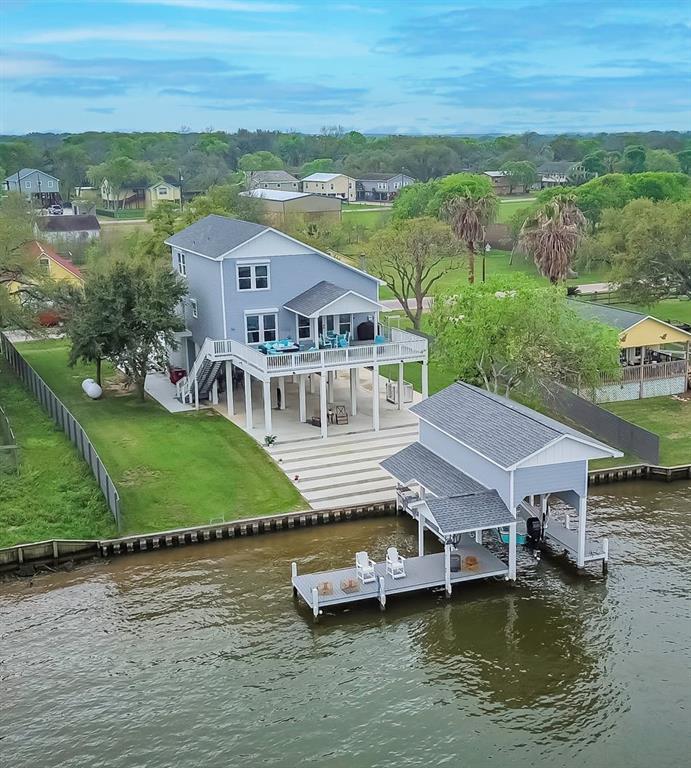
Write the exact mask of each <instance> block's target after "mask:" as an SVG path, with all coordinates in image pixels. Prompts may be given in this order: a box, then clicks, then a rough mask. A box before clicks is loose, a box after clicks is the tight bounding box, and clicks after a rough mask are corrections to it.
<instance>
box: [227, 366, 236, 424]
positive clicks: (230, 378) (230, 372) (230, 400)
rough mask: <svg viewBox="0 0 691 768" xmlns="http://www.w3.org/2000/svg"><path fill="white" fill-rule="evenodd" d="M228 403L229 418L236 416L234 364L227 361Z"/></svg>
mask: <svg viewBox="0 0 691 768" xmlns="http://www.w3.org/2000/svg"><path fill="white" fill-rule="evenodd" d="M226 401H227V404H228V416H235V399H234V398H233V363H232V361H231V360H226Z"/></svg>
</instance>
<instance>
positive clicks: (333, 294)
mask: <svg viewBox="0 0 691 768" xmlns="http://www.w3.org/2000/svg"><path fill="white" fill-rule="evenodd" d="M347 293H350V290H349V289H348V288H341V286H340V285H334V284H333V283H329V282H327V281H326V280H322V281H321V282H320V283H317V284H316V285H313V286H312V287H311V288H308V289H307V290H306V291H304V292H303V293H301V294H299V295H298V296H295V298H293V299H290V301H287V302H286V303H285V304H284V305H283V306H284V307H285V308H286V309H290V310H291V311H293V312H297V313H298V314H299V315H303V316H304V317H309V316H310V315H311V314H313V313H314V312H318V311H319V310H320V309H323V308H324V307H326V306H328V305H329V304H331V303H332V302H334V301H336V299H340V298H341V296H345V295H346V294H347Z"/></svg>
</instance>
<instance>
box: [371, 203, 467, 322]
mask: <svg viewBox="0 0 691 768" xmlns="http://www.w3.org/2000/svg"><path fill="white" fill-rule="evenodd" d="M367 254H368V262H367V264H368V267H369V269H370V271H372V272H373V273H374V274H375V275H377V276H378V277H380V278H381V279H382V280H385V281H386V283H387V284H388V286H389V288H391V290H392V291H393V294H394V296H395V297H396V298H397V299H398V301H399V303H400V305H401V307H402V308H403V311H404V312H405V313H406V315H407V316H408V318H409V319H410V321H411V322H412V324H413V327H414V328H416V329H419V328H420V320H421V318H422V312H423V308H424V299H425V297H426V296H428V295H429V293H430V291H431V289H432V287H433V286H434V285H435V283H437V281H438V280H439V279H440V278H441V277H442V276H443V275H445V274H446V273H447V272H449V271H450V270H452V269H456V268H457V267H458V266H459V264H460V249H459V247H458V244H457V242H456V241H455V239H454V237H453V233H452V232H451V230H450V228H449V227H448V225H446V224H444V223H443V222H440V221H437V220H436V219H433V218H429V217H424V218H418V219H407V220H405V221H400V222H395V223H394V224H392V225H391V226H389V227H387V228H386V229H384V230H382V231H380V232H378V233H377V234H375V235H374V237H373V238H372V239H371V240H370V243H369V247H368V249H367ZM410 297H412V298H413V299H414V301H415V308H414V309H411V307H410V306H409V305H408V299H409V298H410Z"/></svg>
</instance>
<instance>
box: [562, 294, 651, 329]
mask: <svg viewBox="0 0 691 768" xmlns="http://www.w3.org/2000/svg"><path fill="white" fill-rule="evenodd" d="M569 306H571V307H573V309H574V310H575V311H576V312H578V314H579V315H580V316H581V317H583V318H585V319H586V320H598V321H599V322H601V323H604V324H605V325H609V326H610V327H611V328H617V329H618V330H620V331H626V330H628V329H629V328H631V326H632V325H636V323H640V322H641V320H645V318H646V317H648V315H644V314H642V313H641V312H632V311H631V310H629V309H619V308H618V307H609V306H605V305H602V304H597V303H596V302H594V301H578V300H577V299H569Z"/></svg>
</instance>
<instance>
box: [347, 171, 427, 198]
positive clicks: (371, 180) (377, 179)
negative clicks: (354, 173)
mask: <svg viewBox="0 0 691 768" xmlns="http://www.w3.org/2000/svg"><path fill="white" fill-rule="evenodd" d="M410 184H415V179H414V178H413V177H412V176H407V175H406V174H405V173H370V174H368V175H367V176H362V177H360V178H359V179H357V180H356V183H355V189H356V192H357V199H358V200H377V201H388V200H393V198H394V197H396V195H397V194H398V192H399V191H400V190H401V189H403V187H407V186H409V185H410Z"/></svg>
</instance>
